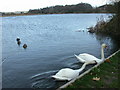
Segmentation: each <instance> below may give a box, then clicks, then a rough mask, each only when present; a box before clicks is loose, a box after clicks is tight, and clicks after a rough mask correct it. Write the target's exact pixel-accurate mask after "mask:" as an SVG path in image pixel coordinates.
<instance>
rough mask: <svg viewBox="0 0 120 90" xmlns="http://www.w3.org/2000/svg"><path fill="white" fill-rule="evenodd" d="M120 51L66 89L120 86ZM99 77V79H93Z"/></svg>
mask: <svg viewBox="0 0 120 90" xmlns="http://www.w3.org/2000/svg"><path fill="white" fill-rule="evenodd" d="M119 63H120V52H118V53H117V54H116V55H114V56H112V57H111V58H110V59H109V60H106V61H105V62H104V63H103V64H101V65H100V66H98V67H97V68H94V69H93V70H92V71H90V72H89V73H88V74H86V75H85V76H83V77H82V78H80V79H78V80H76V81H75V82H74V83H73V84H71V85H69V86H68V87H67V88H65V89H70V88H71V89H72V88H73V89H75V88H120V85H119V76H120V70H119ZM95 77H97V79H98V80H93V79H94V78H95Z"/></svg>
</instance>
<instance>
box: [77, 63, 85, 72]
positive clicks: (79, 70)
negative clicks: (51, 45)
mask: <svg viewBox="0 0 120 90" xmlns="http://www.w3.org/2000/svg"><path fill="white" fill-rule="evenodd" d="M86 65H87V64H86V63H84V64H83V65H82V67H81V68H80V69H78V70H77V71H78V72H81V71H82V70H83V69H84V68H85V66H86Z"/></svg>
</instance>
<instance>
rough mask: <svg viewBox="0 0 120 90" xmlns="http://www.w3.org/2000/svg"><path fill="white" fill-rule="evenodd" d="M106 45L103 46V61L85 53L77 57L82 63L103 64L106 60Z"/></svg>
mask: <svg viewBox="0 0 120 90" xmlns="http://www.w3.org/2000/svg"><path fill="white" fill-rule="evenodd" d="M106 47H107V45H106V44H102V45H101V59H98V58H96V57H95V56H93V55H90V54H87V53H83V54H79V55H75V57H76V58H77V59H78V60H79V61H80V62H81V63H89V64H94V63H101V62H102V61H104V60H105V58H104V48H106Z"/></svg>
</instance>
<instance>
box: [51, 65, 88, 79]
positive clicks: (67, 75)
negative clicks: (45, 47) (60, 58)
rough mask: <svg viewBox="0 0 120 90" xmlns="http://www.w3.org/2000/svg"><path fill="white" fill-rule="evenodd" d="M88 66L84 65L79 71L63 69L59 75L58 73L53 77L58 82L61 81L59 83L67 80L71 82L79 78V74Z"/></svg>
mask: <svg viewBox="0 0 120 90" xmlns="http://www.w3.org/2000/svg"><path fill="white" fill-rule="evenodd" d="M86 65H87V63H84V64H83V65H82V67H81V68H80V69H77V70H73V69H70V68H64V69H61V70H60V71H59V72H58V73H56V74H55V75H53V76H51V77H52V78H55V79H56V80H59V81H65V80H67V81H70V80H72V79H74V78H76V77H78V76H79V73H80V72H81V71H82V70H83V69H84V68H85V66H86Z"/></svg>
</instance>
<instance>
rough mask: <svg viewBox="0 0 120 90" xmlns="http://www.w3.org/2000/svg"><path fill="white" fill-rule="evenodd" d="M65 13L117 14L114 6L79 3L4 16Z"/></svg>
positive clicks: (5, 14)
mask: <svg viewBox="0 0 120 90" xmlns="http://www.w3.org/2000/svg"><path fill="white" fill-rule="evenodd" d="M64 13H115V10H114V9H113V5H112V4H106V5H103V6H99V7H92V6H91V5H90V4H88V3H79V4H76V5H65V6H62V5H56V6H50V7H46V8H40V9H30V10H29V11H28V12H17V13H16V12H11V13H4V12H2V16H9V15H33V14H64Z"/></svg>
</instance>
